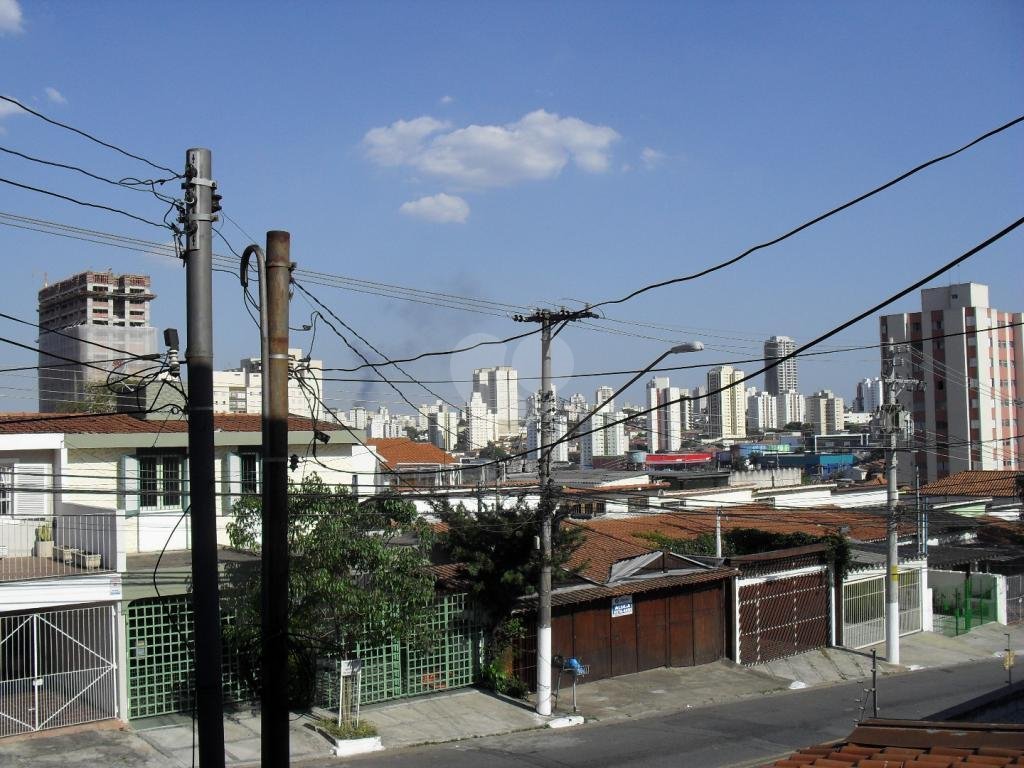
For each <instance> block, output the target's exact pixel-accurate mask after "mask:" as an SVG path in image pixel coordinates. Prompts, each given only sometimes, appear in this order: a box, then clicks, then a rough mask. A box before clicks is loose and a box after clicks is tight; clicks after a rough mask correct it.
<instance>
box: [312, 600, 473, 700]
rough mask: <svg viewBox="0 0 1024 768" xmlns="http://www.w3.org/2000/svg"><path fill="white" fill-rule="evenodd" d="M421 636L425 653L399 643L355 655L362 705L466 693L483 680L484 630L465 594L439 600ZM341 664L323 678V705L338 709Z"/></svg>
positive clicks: (319, 696)
mask: <svg viewBox="0 0 1024 768" xmlns="http://www.w3.org/2000/svg"><path fill="white" fill-rule="evenodd" d="M418 633H419V634H420V635H421V636H422V637H424V638H427V639H428V640H429V644H428V645H427V647H426V648H420V647H418V644H417V643H415V642H405V641H398V640H396V641H392V642H390V643H386V644H384V645H378V646H372V647H371V646H359V647H357V649H356V653H355V655H356V657H357V658H359V659H361V660H362V661H363V670H362V696H361V700H362V703H363V704H374V703H376V702H380V701H388V700H390V699H398V698H403V697H407V696H418V695H421V694H425V693H432V692H434V691H445V690H450V689H452V688H463V687H465V686H469V685H472V684H473V683H475V682H476V681H477V680H478V679H479V674H480V657H481V652H482V648H483V645H482V644H483V630H482V628H481V626H480V624H479V622H478V621H477V620H476V617H475V612H474V611H473V609H472V606H471V605H470V603H469V600H468V596H467V595H466V594H455V595H447V596H445V597H443V598H441V599H439V600H438V601H437V604H436V607H435V610H434V614H433V616H431V617H430V619H429V620H428V621H427V622H425V623H424V624H423V625H421V626H420V627H418ZM340 663H341V662H340V660H335V666H334V669H333V670H331V671H324V672H320V673H319V674H318V676H317V687H316V703H317V705H318V706H322V707H329V708H333V707H336V706H337V703H338V670H339V668H340Z"/></svg>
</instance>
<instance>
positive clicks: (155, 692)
mask: <svg viewBox="0 0 1024 768" xmlns="http://www.w3.org/2000/svg"><path fill="white" fill-rule="evenodd" d="M221 620H222V622H223V624H224V626H225V627H227V626H230V624H231V623H232V621H233V617H232V616H231V615H229V614H226V613H223V614H222V615H221ZM125 624H126V630H127V635H126V636H127V645H128V647H127V656H128V717H129V718H136V717H149V716H152V715H166V714H171V713H174V712H188V711H190V710H191V709H192V707H193V706H194V703H195V652H194V649H193V643H194V639H193V628H194V624H193V614H192V600H191V598H190V597H189V596H187V595H175V596H171V597H162V598H156V597H153V598H146V599H144V600H134V601H132V602H131V603H130V604H129V605H128V609H127V611H125ZM221 675H222V681H223V686H224V689H223V690H224V700H225V701H243V700H245V699H248V698H251V696H250V692H249V690H248V688H247V687H246V685H245V683H244V680H243V676H242V674H241V671H240V658H239V656H238V654H237V653H236V652H235V650H234V649H233V648H232V647H230V646H229V645H228V644H225V645H224V652H223V664H222V669H221Z"/></svg>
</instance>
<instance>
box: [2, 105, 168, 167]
mask: <svg viewBox="0 0 1024 768" xmlns="http://www.w3.org/2000/svg"><path fill="white" fill-rule="evenodd" d="M0 99H2V100H3V101H6V102H9V103H11V104H14V105H15V106H16V107H20V108H21V109H23V110H25V111H26V112H28V113H29V114H30V115H35V116H36V117H38V118H39V119H40V120H45V121H46V122H48V123H50V125H55V126H57V127H58V128H63V129H65V130H67V131H71V132H72V133H77V134H78V135H79V136H84V137H85V138H87V139H88V140H89V141H93V142H95V143H97V144H99V145H100V146H103V147H106V148H107V149H112V150H114V151H115V152H120V153H121V154H122V155H124V156H125V157H130V158H132V159H133V160H140V161H142V162H143V163H145V164H146V165H149V166H151V167H153V168H156V169H157V170H159V171H166V172H167V173H170V174H172V176H173V177H174V178H176V179H180V178H183V177H182V176H181V174H179V173H177V172H175V171H173V170H171V169H170V168H167V167H166V166H163V165H159V164H157V163H154V162H153V161H152V160H147V159H146V158H144V157H142V156H140V155H136V154H133V153H131V152H129V151H128V150H126V149H122V148H121V147H119V146H117V145H116V144H111V143H109V142H106V141H103V140H102V139H99V138H96V137H95V136H93V135H92V134H91V133H87V132H85V131H83V130H82V129H80V128H75V127H74V126H73V125H68V124H67V123H62V122H60V121H59V120H54V119H53V118H52V117H47V116H46V115H44V114H43V113H42V112H37V111H36V110H34V109H32V108H31V107H26V106H25V105H24V104H22V103H21V102H20V101H18V100H17V99H12V98H11V97H10V96H2V95H0Z"/></svg>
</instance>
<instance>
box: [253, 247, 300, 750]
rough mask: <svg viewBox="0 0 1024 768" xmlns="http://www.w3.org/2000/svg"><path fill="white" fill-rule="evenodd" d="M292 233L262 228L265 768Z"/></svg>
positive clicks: (280, 724)
mask: <svg viewBox="0 0 1024 768" xmlns="http://www.w3.org/2000/svg"><path fill="white" fill-rule="evenodd" d="M291 269H292V263H291V235H290V234H289V233H287V232H267V277H266V284H267V290H266V298H267V311H266V323H267V328H266V336H267V339H268V353H267V358H268V360H267V361H266V362H265V363H264V365H265V366H266V368H265V370H264V371H263V374H262V375H263V390H264V392H263V397H264V399H263V402H264V411H263V435H264V440H265V443H264V446H263V557H262V559H261V564H262V576H263V591H262V594H261V597H262V608H263V627H262V629H263V635H262V650H263V659H262V667H261V669H262V689H263V695H262V696H261V709H260V756H261V765H263V766H265V768H276V766H281V765H288V760H289V722H288V721H289V716H288V662H287V659H288V298H289V296H288V287H289V285H290V283H291Z"/></svg>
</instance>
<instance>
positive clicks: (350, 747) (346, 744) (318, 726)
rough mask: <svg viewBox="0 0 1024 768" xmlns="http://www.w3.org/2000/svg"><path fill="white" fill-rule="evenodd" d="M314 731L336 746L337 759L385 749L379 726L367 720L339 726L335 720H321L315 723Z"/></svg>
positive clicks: (344, 723)
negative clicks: (378, 733) (379, 734)
mask: <svg viewBox="0 0 1024 768" xmlns="http://www.w3.org/2000/svg"><path fill="white" fill-rule="evenodd" d="M313 729H314V730H315V731H316V732H317V733H319V734H320V735H321V736H324V737H325V738H326V739H327V740H328V741H330V742H331V743H332V744H333V745H334V750H333V751H334V755H335V757H345V756H347V755H358V754H361V753H363V752H377V751H379V750H381V749H384V746H383V745H382V744H381V743H380V736H378V735H377V726H375V725H374V724H373V723H371V722H369V721H367V720H362V721H360V722H359V723H355V722H352V721H351V720H350V721H347V722H343V723H340V724H339V723H337V722H335V721H334V720H331V719H328V718H321V719H320V720H317V721H316V722H315V723H313Z"/></svg>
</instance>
